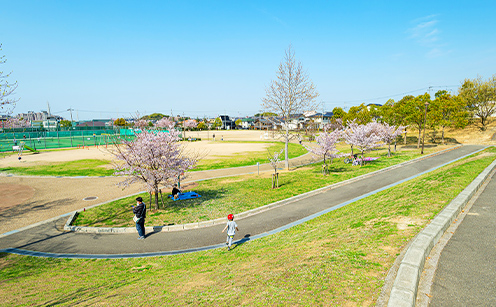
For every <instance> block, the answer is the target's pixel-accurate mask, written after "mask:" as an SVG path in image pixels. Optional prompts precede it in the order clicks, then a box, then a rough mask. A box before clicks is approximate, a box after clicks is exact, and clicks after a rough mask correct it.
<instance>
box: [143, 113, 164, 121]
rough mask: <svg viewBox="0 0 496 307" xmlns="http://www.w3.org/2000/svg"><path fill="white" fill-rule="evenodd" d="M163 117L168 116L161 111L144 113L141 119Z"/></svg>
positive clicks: (158, 118) (159, 118)
mask: <svg viewBox="0 0 496 307" xmlns="http://www.w3.org/2000/svg"><path fill="white" fill-rule="evenodd" d="M164 117H168V116H166V115H164V114H162V113H152V114H150V115H145V116H143V117H142V118H141V119H146V120H161V119H162V118H164Z"/></svg>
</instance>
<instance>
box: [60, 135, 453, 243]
mask: <svg viewBox="0 0 496 307" xmlns="http://www.w3.org/2000/svg"><path fill="white" fill-rule="evenodd" d="M461 146H462V145H459V146H454V147H451V148H448V149H445V150H442V151H439V152H435V153H432V154H429V155H426V156H422V157H418V158H416V159H413V160H410V161H406V162H403V163H400V164H396V165H392V166H389V167H386V168H383V169H380V170H377V171H374V172H371V173H368V174H364V175H361V176H358V177H354V178H351V179H348V180H345V181H341V182H338V183H335V184H332V185H329V186H325V187H322V188H319V189H316V190H313V191H310V192H306V193H303V194H299V195H296V196H293V197H290V198H287V199H283V200H280V201H277V202H274V203H271V204H268V205H265V206H262V207H258V208H255V209H252V210H249V211H245V212H241V213H237V214H235V216H236V219H237V220H240V219H243V218H247V217H249V216H252V215H255V214H258V213H261V212H264V211H267V210H270V209H273V208H276V207H280V206H284V205H286V204H289V203H293V202H295V201H298V200H300V199H304V198H307V197H310V196H313V195H315V194H318V193H322V192H325V191H327V190H331V189H334V188H337V187H340V186H343V185H346V184H349V183H352V182H355V181H358V180H361V179H363V178H368V177H370V176H373V175H375V174H378V173H382V172H387V171H389V170H392V169H395V168H398V167H401V166H403V165H407V164H411V163H415V162H417V161H420V160H423V159H426V158H429V157H433V156H436V155H439V154H443V153H445V152H448V151H451V150H454V149H456V148H458V147H461ZM99 205H100V204H98V205H94V206H92V207H96V206H99ZM79 211H81V210H79ZM77 212H78V211H74V212H73V213H72V214H71V215H70V217H69V219H68V220H67V222H66V224H65V226H64V230H65V231H73V232H85V233H137V230H136V228H135V227H118V228H111V227H86V226H73V225H72V223H73V222H74V219H75V217H76V216H77ZM226 221H227V220H226V218H218V219H215V220H209V221H203V222H195V223H189V224H180V225H169V226H149V227H145V231H146V232H147V233H149V232H168V231H182V230H189V229H195V228H202V227H210V226H215V225H219V224H225V223H226Z"/></svg>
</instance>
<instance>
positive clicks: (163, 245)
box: [0, 145, 484, 258]
mask: <svg viewBox="0 0 496 307" xmlns="http://www.w3.org/2000/svg"><path fill="white" fill-rule="evenodd" d="M482 148H484V147H483V146H477V145H469V146H462V147H459V148H456V149H454V150H451V151H447V152H444V153H442V154H438V155H433V156H430V157H427V158H425V159H421V160H418V161H415V162H412V163H408V164H405V165H402V166H400V167H397V168H393V169H390V170H388V171H385V172H378V173H375V174H373V175H371V176H367V177H364V178H361V179H360V180H356V181H354V182H351V183H349V184H346V185H341V186H338V187H333V188H328V189H324V190H322V191H320V192H319V193H311V194H310V195H309V196H307V197H305V198H299V199H297V200H295V201H289V202H288V203H287V204H285V205H283V206H280V207H277V208H273V209H271V210H268V211H265V212H262V213H259V214H257V215H253V216H250V217H247V218H244V219H240V220H236V221H237V223H238V225H239V227H240V231H239V232H238V233H237V234H236V239H241V238H243V239H242V241H247V240H251V239H254V238H257V237H261V236H264V235H267V234H270V233H273V232H276V231H279V230H281V229H285V228H287V227H290V226H292V225H294V224H295V223H299V222H301V221H302V220H303V221H304V220H306V219H311V218H314V217H316V216H318V215H319V214H320V213H322V212H323V211H326V210H332V208H337V207H340V206H342V205H345V204H347V203H349V202H351V201H354V200H356V199H358V198H360V197H366V196H367V195H370V194H371V193H374V192H376V191H378V190H380V189H384V188H387V187H388V186H390V185H394V184H397V183H399V182H402V181H404V180H408V179H409V178H411V177H413V176H417V175H419V174H422V173H424V172H427V171H429V170H431V169H433V168H436V167H439V166H441V165H444V164H446V163H448V162H450V161H453V160H455V159H458V158H460V157H463V156H465V155H468V154H470V153H473V152H475V151H478V150H480V149H482ZM65 222H66V218H60V219H58V220H55V221H52V222H50V223H45V224H42V225H39V226H37V227H34V228H31V229H29V230H27V231H22V232H17V233H14V234H11V235H9V236H6V237H3V238H0V248H2V249H7V248H12V249H9V250H7V251H9V252H18V253H24V254H30V253H32V254H34V255H40V256H55V257H57V256H58V257H81V258H112V257H115V258H121V257H142V256H153V255H166V254H174V253H183V252H193V251H196V250H201V249H208V248H217V247H221V246H223V242H225V241H224V240H225V235H224V234H222V233H221V230H222V228H223V225H217V226H211V227H205V228H198V229H192V230H185V231H177V232H159V233H150V234H148V235H147V239H146V240H144V241H141V240H137V235H136V234H87V233H68V232H62V231H61V229H62V228H63V224H64V223H65ZM43 253H52V254H43Z"/></svg>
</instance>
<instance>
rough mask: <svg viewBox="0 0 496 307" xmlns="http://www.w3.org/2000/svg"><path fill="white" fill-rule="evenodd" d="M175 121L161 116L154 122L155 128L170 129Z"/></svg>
mask: <svg viewBox="0 0 496 307" xmlns="http://www.w3.org/2000/svg"><path fill="white" fill-rule="evenodd" d="M175 125H176V123H175V122H174V121H173V120H170V119H169V118H167V117H163V118H162V119H160V120H158V121H157V122H156V123H155V128H156V129H172V128H174V126H175Z"/></svg>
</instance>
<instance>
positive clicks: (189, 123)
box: [183, 119, 198, 138]
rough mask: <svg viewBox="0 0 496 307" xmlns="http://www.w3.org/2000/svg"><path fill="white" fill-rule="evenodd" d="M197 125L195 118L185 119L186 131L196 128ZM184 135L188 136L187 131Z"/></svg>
mask: <svg viewBox="0 0 496 307" xmlns="http://www.w3.org/2000/svg"><path fill="white" fill-rule="evenodd" d="M197 125H198V123H197V122H196V120H194V119H188V120H185V121H184V122H183V127H184V131H185V132H186V129H193V128H196V126H197ZM183 137H184V138H185V137H186V133H184V136H183Z"/></svg>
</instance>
